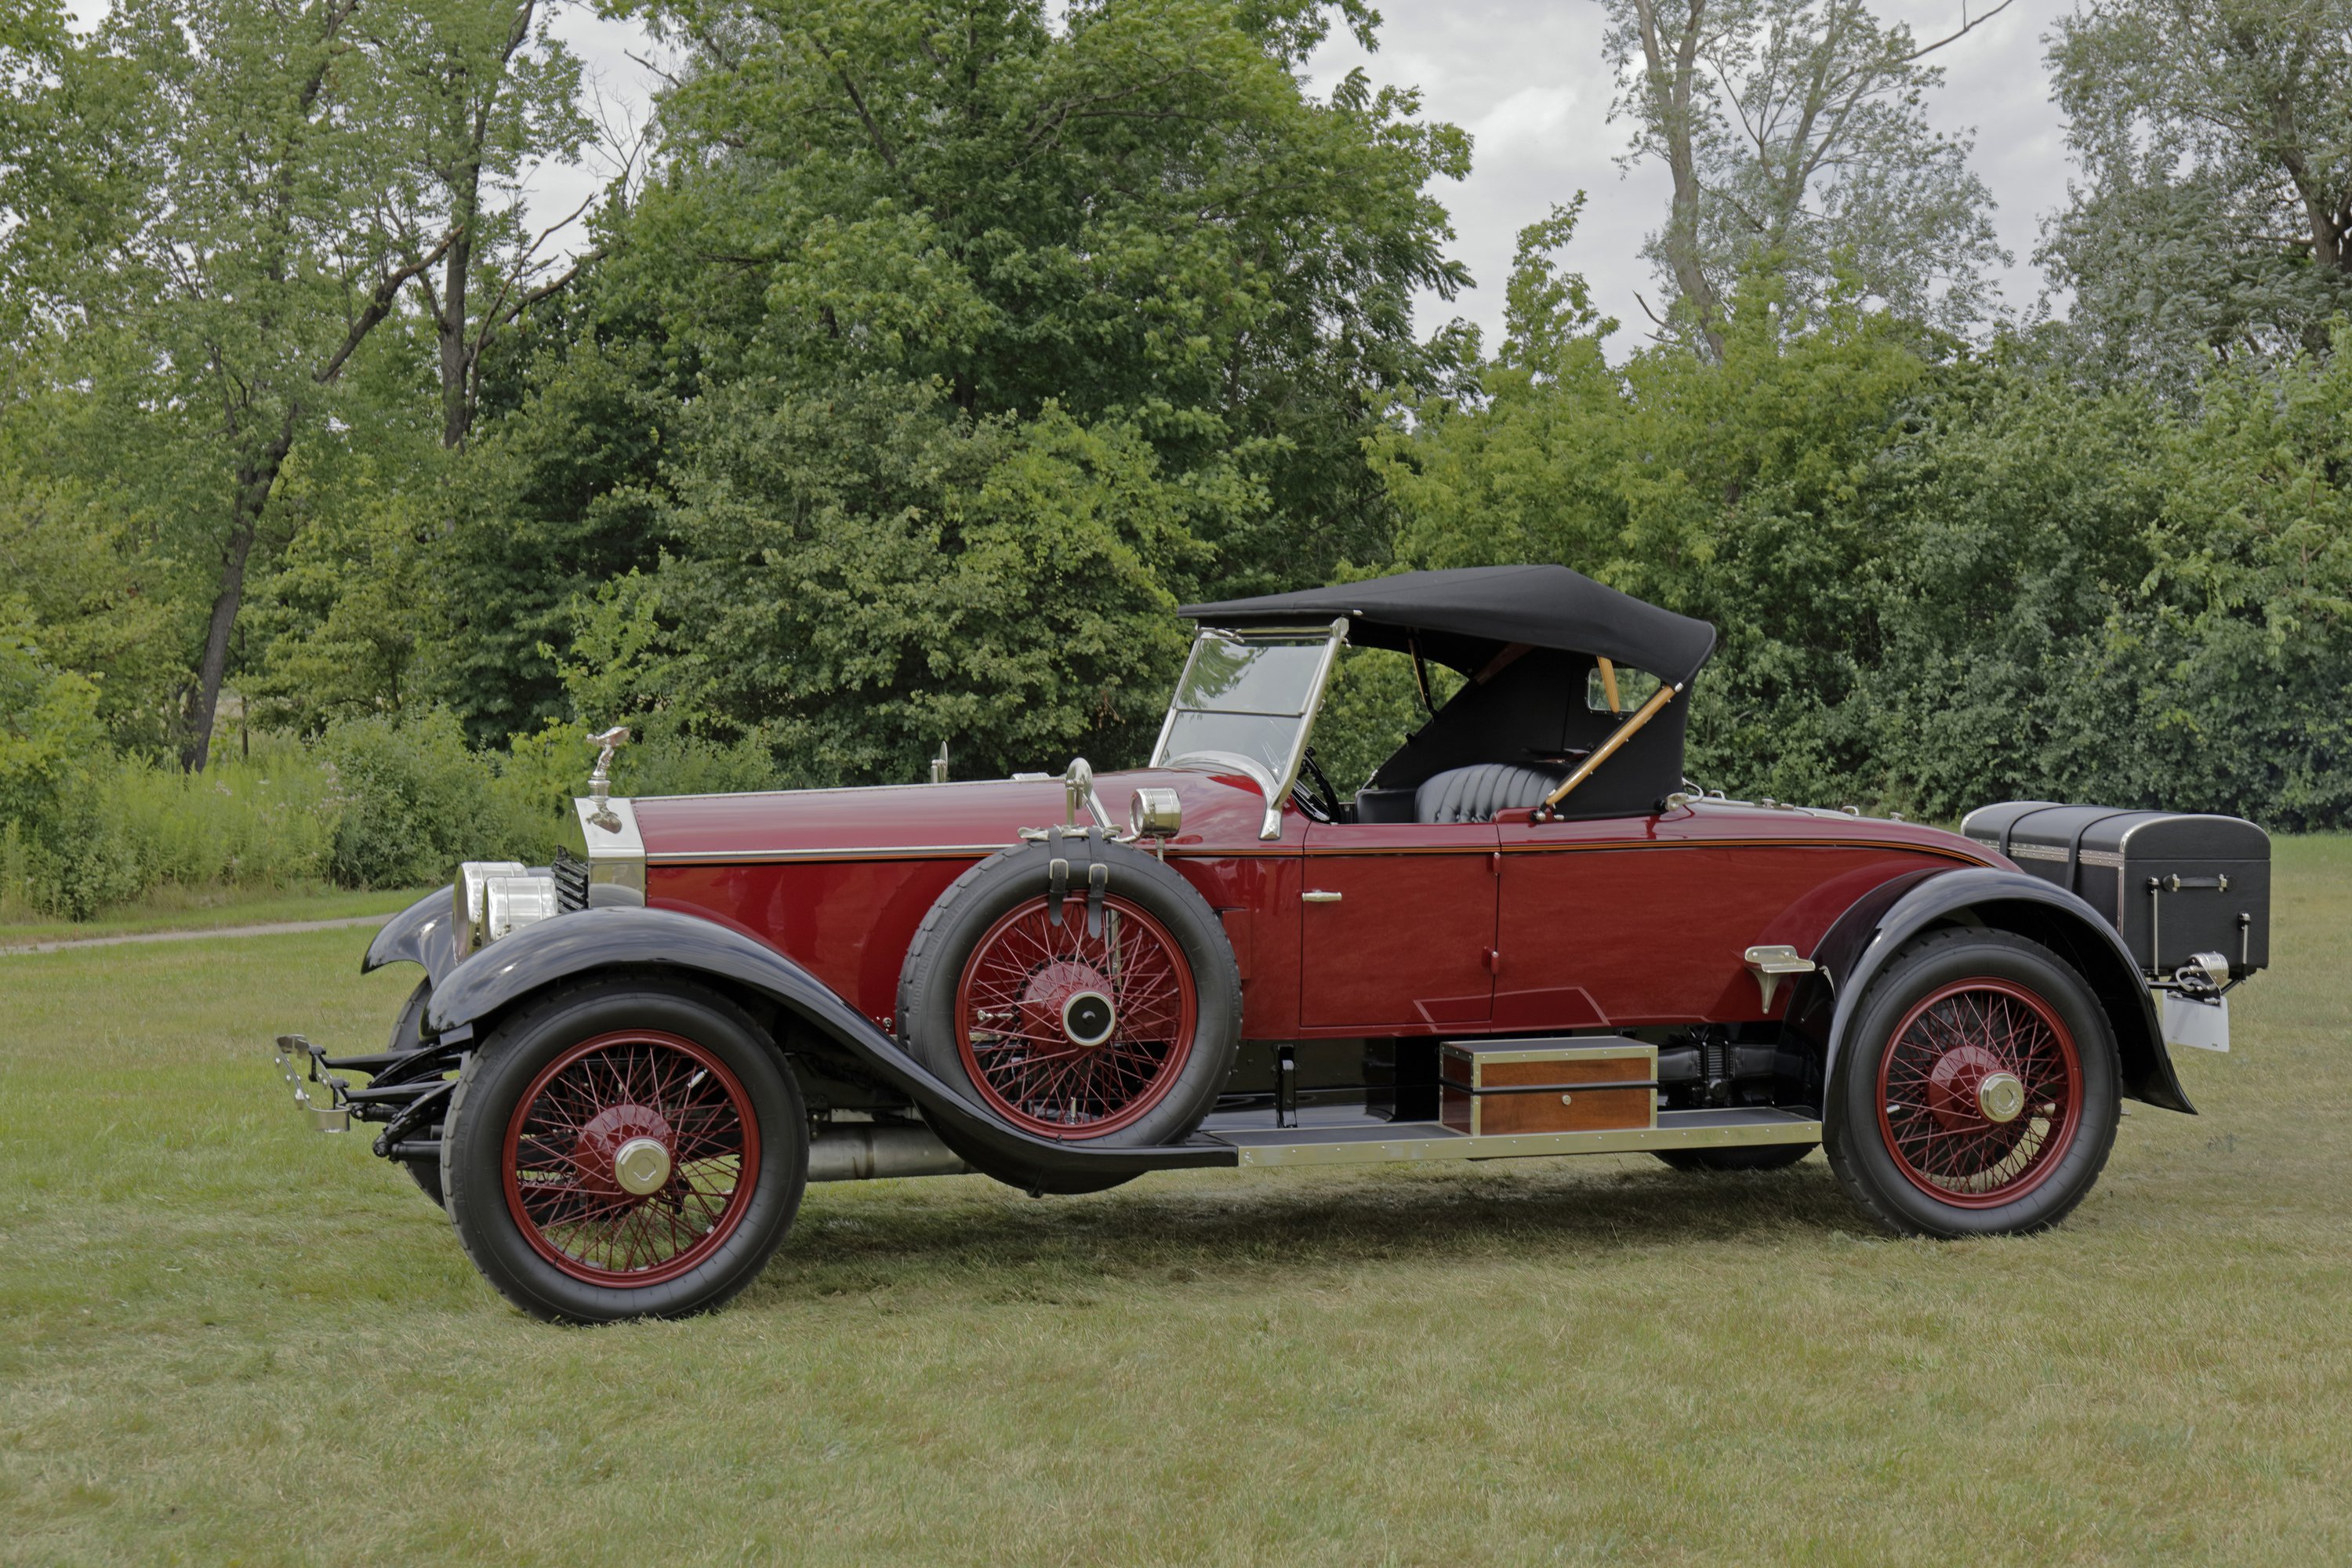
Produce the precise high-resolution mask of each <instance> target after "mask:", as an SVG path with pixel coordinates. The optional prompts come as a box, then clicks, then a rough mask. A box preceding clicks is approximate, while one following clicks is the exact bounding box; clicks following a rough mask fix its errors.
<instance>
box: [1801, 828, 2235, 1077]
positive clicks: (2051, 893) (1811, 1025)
mask: <svg viewBox="0 0 2352 1568" xmlns="http://www.w3.org/2000/svg"><path fill="white" fill-rule="evenodd" d="M1953 924H1972V925H1984V926H1990V927H1992V928H1994V929H1995V930H1999V931H2015V932H2016V933H2017V934H2018V935H2020V936H2023V937H2029V938H2031V939H2032V940H2033V941H2035V942H2040V943H2041V944H2042V946H2044V947H2047V948H2049V949H2050V950H2051V951H2052V952H2055V953H2057V955H2058V956H2059V957H2060V958H2062V959H2063V960H2065V961H2066V962H2067V963H2070V964H2072V965H2073V966H2074V971H2075V973H2079V974H2080V975H2082V977H2083V979H2084V983H2085V984H2088V985H2089V986H2090V987H2091V990H2092V992H2093V994H2095V995H2096V996H2097V997H2098V999H2099V1004H2100V1005H2101V1006H2102V1007H2103V1008H2104V1009H2105V1012H2106V1015H2107V1021H2108V1024H2109V1026H2111V1027H2112V1028H2113V1029H2114V1030H2115V1035H2116V1051H2117V1053H2118V1055H2119V1056H2120V1057H2121V1058H2122V1061H2121V1065H2122V1068H2123V1081H2124V1092H2125V1093H2126V1095H2128V1096H2129V1097H2130V1098H2132V1099H2134V1100H2140V1101H2143V1102H2144V1103H2146V1104H2148V1105H2154V1106H2158V1107H2161V1108H2162V1109H2164V1110H2179V1111H2184V1112H2187V1113H2188V1114H2189V1115H2192V1116H2193V1115H2195V1114H2196V1109H2197V1108H2196V1107H2195V1106H2193V1105H2191V1104H2190V1103H2189V1095H2188V1093H2187V1091H2186V1090H2184V1089H2182V1088H2181V1087H2180V1079H2179V1077H2178V1076H2176V1075H2175V1073H2174V1072H2173V1070H2172V1058H2171V1057H2170V1055H2168V1053H2167V1052H2166V1050H2165V1048H2164V1033H2163V1029H2162V1026H2160V1025H2159V1024H2158V1020H2157V1015H2156V1003H2155V1001H2154V999H2153V998H2151V997H2150V995H2149V994H2148V987H2147V980H2146V978H2144V977H2143V976H2142V975H2141V973H2140V971H2139V964H2138V962H2137V960H2135V959H2134V958H2133V957H2132V955H2131V952H2129V950H2128V949H2126V947H2125V946H2124V942H2123V938H2122V937H2121V936H2119V935H2117V934H2116V928H2115V927H2114V926H2112V925H2110V924H2108V923H2107V921H2105V919H2104V918H2103V917H2101V915H2100V914H2099V912H2098V911H2097V910H2095V909H2093V908H2092V907H2091V906H2090V905H2089V904H2087V903H2085V902H2084V901H2083V900H2081V899H2080V898H2077V897H2076V896H2075V895H2074V894H2073V893H2070V892H2068V891H2067V890H2066V889H2063V888H2060V887H2057V886H2054V885H2053V884H2052V883H2049V882H2045V881H2043V880H2042V879H2040V878H2038V877H2030V876H2027V875H2026V874H2024V873H2023V872H2021V871H2001V870H1995V869H1992V868H1986V867H1970V868H1965V869H1957V870H1951V871H1937V872H1927V873H1922V874H1919V875H1915V876H1910V877H1903V878H1897V879H1895V880H1894V881H1892V882H1889V883H1886V884H1884V885H1883V886H1881V887H1879V888H1876V889H1873V890H1872V891H1871V892H1870V893H1868V894H1865V895H1864V897H1863V898H1861V899H1860V900H1856V901H1855V903H1854V905H1853V908H1851V909H1849V910H1847V911H1846V912H1845V913H1844V914H1843V915H1842V916H1840V917H1839V919H1838V920H1837V921H1835V922H1834V923H1833V924H1832V926H1831V927H1830V930H1829V932H1828V934H1827V935H1825V936H1823V937H1822V941H1821V942H1820V943H1819V945H1818V946H1817V947H1816V948H1815V950H1814V952H1813V953H1812V958H1813V962H1814V963H1817V964H1819V965H1820V966H1821V968H1820V971H1819V973H1817V974H1816V975H1814V976H1812V977H1811V979H1810V980H1809V983H1808V984H1807V985H1806V986H1805V989H1804V991H1803V993H1802V994H1800V995H1799V996H1798V997H1797V998H1796V1000H1795V1001H1794V1002H1792V1003H1791V1005H1790V1011H1789V1019H1790V1026H1791V1027H1792V1028H1794V1029H1796V1030H1798V1031H1799V1032H1800V1033H1802V1034H1805V1035H1807V1036H1810V1037H1812V1038H1813V1039H1814V1040H1815V1041H1816V1043H1818V1044H1819V1045H1820V1046H1821V1047H1822V1073H1823V1081H1824V1082H1827V1081H1828V1075H1829V1074H1830V1073H1831V1072H1832V1071H1833V1070H1834V1069H1835V1068H1836V1066H1837V1058H1838V1053H1839V1052H1840V1051H1841V1050H1842V1049H1843V1047H1844V1045H1845V1037H1846V1034H1847V1031H1848V1030H1849V1029H1850V1028H1851V1027H1852V1026H1853V1016H1854V1013H1855V1012H1856V1010H1857V1009H1858V1008H1859V1006H1860V1005H1861V1002H1862V997H1863V994H1864V993H1865V992H1866V991H1868V990H1869V989H1870V983H1871V982H1872V981H1873V980H1874V979H1876V978H1877V976H1878V974H1879V973H1880V972H1881V971H1883V970H1884V969H1885V967H1886V965H1887V963H1889V961H1891V960H1892V959H1893V958H1894V956H1895V953H1896V952H1899V951H1900V950H1901V949H1902V947H1903V944H1904V943H1906V942H1909V941H1910V940H1911V939H1912V938H1913V937H1915V936H1917V935H1918V934H1919V933H1920V932H1922V931H1927V930H1929V929H1931V928H1933V927H1936V926H1938V925H1953Z"/></svg>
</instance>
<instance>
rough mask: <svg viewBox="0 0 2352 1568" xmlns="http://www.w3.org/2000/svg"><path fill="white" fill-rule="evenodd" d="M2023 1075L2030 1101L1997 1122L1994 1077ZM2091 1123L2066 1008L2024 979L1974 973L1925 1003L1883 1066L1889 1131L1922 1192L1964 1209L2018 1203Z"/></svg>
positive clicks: (1899, 1159)
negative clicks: (1990, 1108)
mask: <svg viewBox="0 0 2352 1568" xmlns="http://www.w3.org/2000/svg"><path fill="white" fill-rule="evenodd" d="M1996 1072H2005V1073H2009V1074H2012V1075H2014V1076H2015V1077H2016V1078H2017V1079H2018V1080H2019V1082H2020V1083H2021V1085H2022V1087H2023V1108H2022V1110H2021V1111H2020V1112H2019V1113H2018V1114H2017V1116H2016V1118H2015V1119H2014V1120H2013V1121H2006V1122H2003V1121H1995V1120H1993V1119H1992V1117H1990V1115H1988V1114H1987V1113H1986V1112H1985V1111H1984V1110H1982V1109H1981V1107H1980V1105H1979V1089H1980V1088H1981V1086H1982V1085H1983V1082H1984V1080H1985V1079H1986V1078H1987V1077H1988V1076H1989V1075H1990V1074H1993V1073H1996ZM2082 1121H2083V1064H2082V1059H2081V1058H2080V1057H2079V1056H2078V1055H2077V1054H2076V1052H2075V1049H2074V1035H2073V1034H2072V1033H2071V1032H2070V1031H2069V1030H2068V1029H2067V1027H2066V1022H2065V1020H2064V1019H2063V1018H2061V1017H2060V1016H2058V1010H2057V1009H2056V1008H2054V1007H2053V1006H2052V1005H2050V1004H2049V1003H2048V1002H2046V1001H2044V1000H2042V997H2040V996H2038V995H2036V994H2034V993H2033V992H2032V991H2030V990H2028V989H2026V988H2025V987H2024V986H2022V985H2020V984H2016V983H2014V982H2012V981H2008V980H1995V979H1991V978H1982V979H1975V980H1962V981H1958V982H1957V983H1955V984H1950V985H1947V986H1945V987H1943V988H1942V989H1941V990H1938V991H1935V992H1932V993H1930V994H1928V995H1927V996H1925V997H1923V998H1922V999H1921V1000H1920V1001H1919V1002H1918V1003H1916V1005H1913V1007H1912V1008H1911V1010H1910V1011H1909V1012H1908V1013H1906V1014H1905V1015H1904V1016H1903V1021H1902V1022H1901V1023H1900V1024H1898V1025H1896V1026H1895V1032H1894V1034H1893V1035H1891V1036H1890V1037H1888V1039H1887V1044H1886V1050H1885V1054H1884V1056H1882V1057H1881V1058H1880V1060H1879V1066H1878V1126H1879V1131H1880V1133H1881V1134H1882V1135H1883V1136H1884V1137H1885V1140H1886V1149H1887V1152H1888V1153H1890V1154H1892V1155H1893V1156H1894V1157H1895V1165H1896V1167H1897V1168H1898V1169H1900V1170H1901V1171H1902V1173H1903V1174H1904V1177H1905V1178H1906V1180H1907V1181H1909V1182H1910V1183H1911V1184H1912V1185H1913V1186H1915V1187H1917V1188H1918V1189H1919V1190H1920V1191H1922V1192H1924V1193H1926V1194H1927V1195H1928V1196H1930V1197H1932V1198H1934V1199H1936V1201H1937V1202H1938V1203H1945V1204H1950V1205H1954V1206H1955V1207H1958V1208H1995V1207H1998V1206H2000V1205H2002V1204H2009V1203H2015V1202H2016V1201H2017V1200H2018V1199H2019V1198H2021V1197H2023V1196H2024V1195H2025V1194H2028V1193H2030V1192H2032V1190H2033V1189H2034V1188H2036V1187H2038V1186H2040V1185H2041V1184H2042V1183H2043V1182H2044V1181H2045V1180H2047V1179H2048V1177H2049V1175H2050V1173H2051V1172H2052V1171H2053V1170H2055V1169H2057V1167H2058V1165H2059V1163H2060V1162H2061V1161H2063V1160H2064V1159H2065V1157H2066V1151H2067V1150H2069V1149H2071V1148H2073V1147H2074V1135H2075V1133H2076V1131H2077V1130H2079V1129H2080V1127H2081V1126H2082Z"/></svg>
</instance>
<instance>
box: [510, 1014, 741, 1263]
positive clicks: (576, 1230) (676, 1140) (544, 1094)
mask: <svg viewBox="0 0 2352 1568" xmlns="http://www.w3.org/2000/svg"><path fill="white" fill-rule="evenodd" d="M503 1164H504V1170H505V1174H506V1183H505V1184H506V1200H507V1207H508V1210H509V1213H510V1214H511V1215H512V1216H513V1218H514V1222H515V1224H516V1225H517V1226H520V1229H521V1232H522V1236H523V1239H524V1240H525V1241H527V1242H528V1243H529V1244H530V1247H531V1249H532V1250H533V1251H535V1252H537V1253H538V1254H539V1255H540V1257H541V1258H545V1259H546V1260H547V1261H548V1262H549V1263H551V1264H552V1265H554V1266H555V1268H558V1269H560V1270H562V1272H563V1273H564V1274H566V1275H568V1276H570V1277H571V1278H572V1279H577V1280H580V1281H582V1282H583V1283H584V1284H590V1285H606V1286H622V1287H643V1286H647V1285H658V1284H661V1283H663V1282H664V1281H666V1280H670V1279H677V1277H678V1276H680V1275H682V1274H685V1273H687V1272H688V1271H689V1270H691V1269H693V1268H696V1267H697V1266H698V1265H699V1264H701V1263H702V1262H703V1260H704V1259H706V1258H709V1257H710V1256H711V1255H712V1254H713V1253H715V1252H717V1251H718V1250H719V1248H720V1247H723V1246H725V1245H726V1242H727V1239H728V1237H730V1236H731V1235H733V1234H734V1232H735V1229H736V1227H737V1226H740V1224H741V1223H742V1221H743V1215H744V1213H745V1211H746V1209H747V1208H748V1207H749V1206H750V1205H751V1194H752V1192H753V1190H754V1189H755V1188H756V1187H757V1185H758V1184H759V1175H760V1131H759V1118H758V1117H757V1116H756V1115H755V1114H754V1113H753V1110H752V1107H751V1095H750V1093H749V1092H748V1091H747V1090H746V1089H745V1088H744V1086H743V1083H742V1081H741V1080H740V1079H739V1078H738V1077H737V1076H736V1075H735V1073H734V1072H733V1071H732V1070H730V1068H729V1067H728V1066H727V1064H726V1063H725V1062H724V1061H722V1060H720V1059H719V1057H718V1056H717V1055H716V1054H714V1053H713V1052H711V1051H709V1050H708V1049H706V1048H704V1047H702V1046H699V1045H698V1044H696V1043H695V1042H694V1041H692V1040H690V1039H688V1038H686V1037H684V1036H681V1035H674V1034H667V1033H663V1032H661V1031H658V1030H650V1029H648V1030H629V1031H622V1032H615V1033H609V1034H600V1035H597V1036H594V1037H592V1038H589V1039H585V1040H583V1041H581V1042H580V1043H579V1044H578V1045H575V1046H573V1047H571V1048H570V1049H568V1050H566V1051H564V1052H562V1054H561V1055H559V1056H557V1057H556V1058H555V1059H554V1060H552V1061H551V1062H549V1063H548V1064H547V1066H546V1067H544V1068H541V1069H540V1071H539V1074H538V1076H537V1077H535V1078H533V1079H531V1081H530V1085H529V1087H527V1088H526V1089H524V1090H523V1092H522V1095H521V1097H520V1099H519V1100H517V1101H516V1102H515V1107H514V1110H513V1112H512V1114H511V1115H509V1117H508V1119H507V1128H506V1148H505V1158H504V1162H503Z"/></svg>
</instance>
